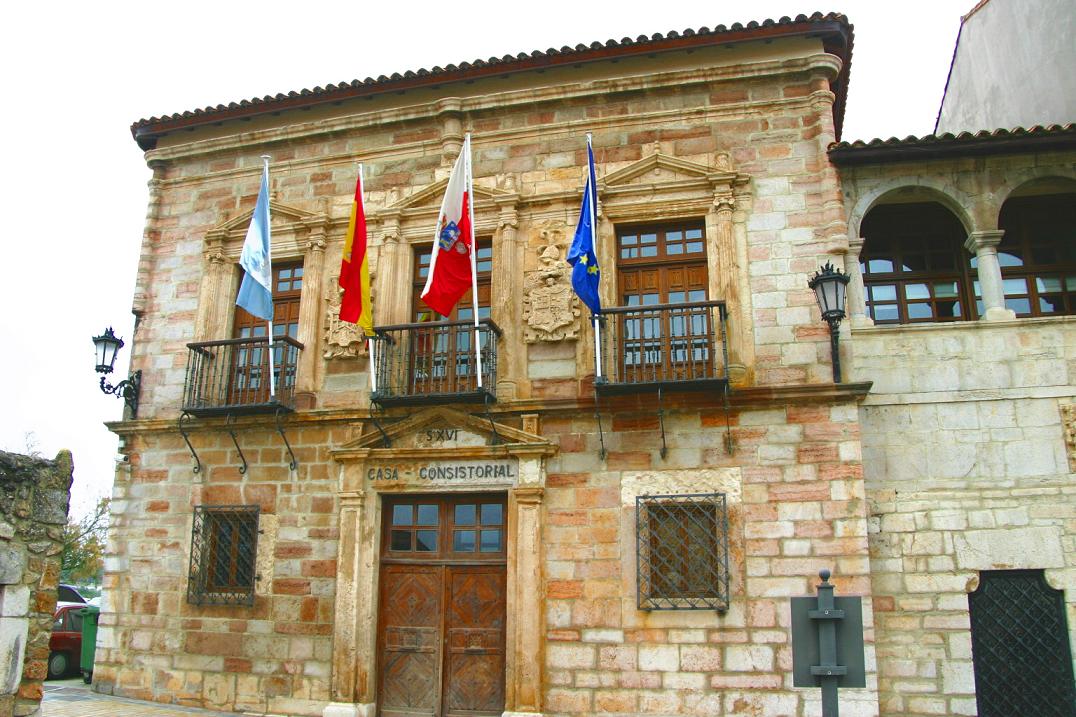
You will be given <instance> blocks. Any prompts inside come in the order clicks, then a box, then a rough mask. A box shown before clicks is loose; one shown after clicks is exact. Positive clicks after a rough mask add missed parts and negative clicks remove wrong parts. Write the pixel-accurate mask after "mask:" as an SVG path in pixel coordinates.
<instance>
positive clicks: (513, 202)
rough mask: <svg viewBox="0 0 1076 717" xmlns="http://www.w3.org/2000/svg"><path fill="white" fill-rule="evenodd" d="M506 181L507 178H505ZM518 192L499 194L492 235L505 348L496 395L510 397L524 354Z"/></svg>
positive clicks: (521, 375)
mask: <svg viewBox="0 0 1076 717" xmlns="http://www.w3.org/2000/svg"><path fill="white" fill-rule="evenodd" d="M504 181H508V180H504ZM518 199H519V197H518V195H515V194H513V195H511V196H507V197H503V198H498V200H497V206H498V209H499V212H500V213H499V215H498V217H497V230H496V231H495V232H494V236H493V256H495V257H501V259H500V260H499V261H495V262H494V263H493V276H492V277H491V279H490V289H491V290H492V292H493V296H496V297H498V299H499V300H497V301H494V302H493V306H492V316H493V320H494V321H495V322H496V323H497V325H498V326H500V327H501V330H502V331H503V332H504V334H503V336H502V337H501V339H500V341H503V342H504V343H503V344H502V346H504V347H506V350H504V351H503V352H500V356H501V357H502V358H501V360H500V370H499V371H498V376H497V387H496V390H497V395H498V396H499V397H500V398H501V399H502V400H511V399H513V398H516V397H518V395H519V384H520V382H521V381H523V380H524V379H525V377H526V369H527V356H526V352H525V351H523V350H522V340H521V337H520V330H519V316H520V315H521V313H522V310H521V308H520V304H521V301H522V297H521V296H520V295H519V292H518V291H517V290H516V287H517V286H518V284H519V278H520V277H521V276H522V275H523V265H522V264H523V245H522V244H523V243H522V242H521V240H520V238H519V231H518V229H519V210H518V208H517V202H518Z"/></svg>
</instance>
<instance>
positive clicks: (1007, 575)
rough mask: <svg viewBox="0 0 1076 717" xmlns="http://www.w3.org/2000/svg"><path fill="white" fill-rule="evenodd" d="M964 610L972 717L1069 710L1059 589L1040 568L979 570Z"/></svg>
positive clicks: (1072, 696)
mask: <svg viewBox="0 0 1076 717" xmlns="http://www.w3.org/2000/svg"><path fill="white" fill-rule="evenodd" d="M968 607H969V609H970V613H971V614H970V617H971V656H972V664H973V666H974V670H975V698H976V702H977V704H978V710H979V715H980V716H981V717H995V716H998V717H1000V716H1002V715H1004V716H1005V717H1008V716H1009V715H1036V716H1037V717H1072V715H1076V687H1074V685H1073V676H1072V653H1071V652H1070V649H1069V631H1068V625H1067V621H1066V618H1065V594H1064V591H1062V590H1056V589H1054V588H1052V587H1050V585H1049V584H1048V583H1047V582H1046V577H1045V574H1044V572H1043V571H1042V570H983V571H982V572H980V573H979V587H978V588H977V589H976V590H975V592H973V593H970V594H969V595H968Z"/></svg>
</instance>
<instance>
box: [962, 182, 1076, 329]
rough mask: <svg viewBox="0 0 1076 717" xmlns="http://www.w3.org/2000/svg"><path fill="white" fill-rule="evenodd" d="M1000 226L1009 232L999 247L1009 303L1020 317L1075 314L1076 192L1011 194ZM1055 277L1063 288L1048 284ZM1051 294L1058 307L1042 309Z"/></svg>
mask: <svg viewBox="0 0 1076 717" xmlns="http://www.w3.org/2000/svg"><path fill="white" fill-rule="evenodd" d="M998 228H999V229H1002V230H1003V231H1004V232H1005V234H1004V236H1003V237H1002V239H1001V243H1000V244H998V247H997V252H998V263H999V264H1000V265H1001V281H1002V288H1003V291H1004V292H1005V308H1007V309H1011V310H1013V311H1014V312H1015V313H1016V315H1017V316H1018V317H1020V318H1025V317H1042V316H1068V315H1072V314H1076V248H1074V247H1076V195H1074V194H1045V195H1035V196H1025V197H1012V198H1010V199H1008V200H1006V202H1005V204H1003V205H1002V207H1001V213H1000V215H999V217H998ZM1066 252H1067V253H1068V256H1065V253H1066ZM1051 254H1052V255H1053V256H1052V257H1051V256H1050V255H1051ZM1051 281H1056V282H1058V287H1059V288H1058V289H1056V290H1051V289H1048V288H1047V287H1048V283H1047V282H1051ZM1021 282H1022V283H1023V285H1024V286H1023V290H1022V291H1019V290H1018V287H1019V284H1020V283H1021ZM977 298H978V297H977ZM1050 299H1054V300H1057V301H1059V302H1060V304H1061V310H1060V311H1043V310H1042V305H1043V303H1044V302H1045V301H1049V300H1050ZM979 300H980V302H981V299H979ZM1025 301H1026V302H1027V303H1026V306H1025V305H1024V304H1023V302H1025Z"/></svg>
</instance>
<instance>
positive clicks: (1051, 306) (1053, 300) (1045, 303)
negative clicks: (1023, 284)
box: [1039, 296, 1065, 314]
mask: <svg viewBox="0 0 1076 717" xmlns="http://www.w3.org/2000/svg"><path fill="white" fill-rule="evenodd" d="M1064 310H1065V302H1064V301H1063V300H1062V299H1061V297H1060V296H1040V297H1039V311H1040V312H1041V313H1043V314H1059V313H1062V312H1064Z"/></svg>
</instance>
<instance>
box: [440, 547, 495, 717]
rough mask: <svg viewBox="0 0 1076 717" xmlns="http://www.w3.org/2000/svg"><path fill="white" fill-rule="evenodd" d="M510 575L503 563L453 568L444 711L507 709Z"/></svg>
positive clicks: (449, 579) (464, 712)
mask: <svg viewBox="0 0 1076 717" xmlns="http://www.w3.org/2000/svg"><path fill="white" fill-rule="evenodd" d="M505 577H506V576H505V569H504V566H503V565H480V566H459V567H452V568H449V572H448V576H447V583H448V584H447V588H448V600H447V609H446V610H445V688H444V714H445V715H450V716H453V717H455V716H461V717H462V715H486V714H489V715H499V714H501V712H502V711H503V710H504V638H505V629H504V628H505V619H504V618H505V589H506V587H507V585H506V581H505Z"/></svg>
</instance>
